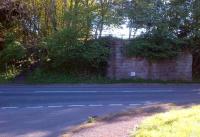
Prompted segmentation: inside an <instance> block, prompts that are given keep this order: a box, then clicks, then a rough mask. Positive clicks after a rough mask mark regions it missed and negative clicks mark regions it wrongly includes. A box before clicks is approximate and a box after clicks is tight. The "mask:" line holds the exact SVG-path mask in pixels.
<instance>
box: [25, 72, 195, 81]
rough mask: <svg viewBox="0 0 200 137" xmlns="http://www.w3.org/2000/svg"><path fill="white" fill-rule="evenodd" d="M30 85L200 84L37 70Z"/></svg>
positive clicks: (29, 76) (29, 79)
mask: <svg viewBox="0 0 200 137" xmlns="http://www.w3.org/2000/svg"><path fill="white" fill-rule="evenodd" d="M25 82H27V83H29V84H38V83H40V84H41V83H42V84H53V83H56V84H57V83H61V84H62V83H69V84H70V83H72V84H73V83H74V84H78V83H88V84H92V83H94V84H117V83H122V84H123V83H160V84H170V83H177V84H179V83H180V84H181V83H183V84H187V83H199V81H192V82H191V81H162V80H144V79H121V80H114V79H109V78H106V77H103V76H98V75H73V74H67V73H58V72H57V73H56V72H46V71H42V70H36V71H34V72H33V73H31V74H29V75H28V76H27V78H26V80H25Z"/></svg>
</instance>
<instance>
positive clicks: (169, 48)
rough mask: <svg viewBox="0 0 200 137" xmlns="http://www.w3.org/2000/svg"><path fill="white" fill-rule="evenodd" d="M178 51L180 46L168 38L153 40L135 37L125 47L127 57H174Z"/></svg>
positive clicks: (158, 58)
mask: <svg viewBox="0 0 200 137" xmlns="http://www.w3.org/2000/svg"><path fill="white" fill-rule="evenodd" d="M179 51H180V47H179V46H178V45H176V43H174V42H172V41H171V40H169V39H165V40H163V41H155V40H154V39H148V38H136V39H134V40H132V41H131V42H130V43H129V44H128V45H126V47H125V55H126V56H127V57H134V56H135V57H145V58H147V59H149V60H160V59H170V58H174V57H176V56H177V55H178V52H179Z"/></svg>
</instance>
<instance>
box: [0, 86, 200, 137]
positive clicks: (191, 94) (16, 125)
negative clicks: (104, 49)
mask: <svg viewBox="0 0 200 137" xmlns="http://www.w3.org/2000/svg"><path fill="white" fill-rule="evenodd" d="M157 103H178V104H180V103H196V104H198V103H200V85H198V84H190V85H181V84H179V85H174V84H168V85H159V84H115V85H0V137H56V136H59V135H60V134H62V133H63V132H65V131H66V130H68V129H69V128H70V127H71V126H73V125H76V124H79V123H81V122H84V121H85V120H87V118H88V117H89V116H103V115H107V114H109V113H116V112H120V111H124V110H126V109H127V108H135V107H140V106H144V105H149V104H157Z"/></svg>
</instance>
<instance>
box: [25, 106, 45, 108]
mask: <svg viewBox="0 0 200 137" xmlns="http://www.w3.org/2000/svg"><path fill="white" fill-rule="evenodd" d="M43 107H44V106H33V107H26V108H29V109H37V108H43Z"/></svg>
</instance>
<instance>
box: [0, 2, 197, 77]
mask: <svg viewBox="0 0 200 137" xmlns="http://www.w3.org/2000/svg"><path fill="white" fill-rule="evenodd" d="M0 5H1V6H0V15H1V16H0V71H1V73H4V74H6V73H8V71H10V70H17V71H18V73H19V72H21V73H25V72H28V73H32V72H33V70H34V69H36V68H38V69H41V70H42V71H45V72H46V73H50V72H51V73H52V74H53V73H66V74H69V75H76V76H80V77H84V76H88V75H91V76H93V75H95V76H99V75H101V76H104V75H105V68H106V65H107V62H106V60H107V57H108V55H109V47H108V45H109V40H108V39H102V36H103V30H106V29H107V28H111V27H119V26H120V25H121V24H126V23H127V24H128V27H129V28H130V34H129V36H130V38H134V39H132V40H131V43H130V44H129V46H127V47H126V49H125V53H126V54H127V56H143V57H146V58H149V59H166V58H173V57H176V56H177V54H178V52H179V51H180V49H182V48H191V51H192V52H193V53H194V57H195V58H194V76H196V77H197V76H198V75H200V73H199V72H200V65H199V64H200V63H199V62H200V56H199V51H200V50H199V49H200V46H199V43H200V41H199V39H200V33H199V32H200V14H199V13H200V8H199V7H200V2H199V0H181V1H180V0H169V1H167V0H166V1H165V0H156V1H155V0H148V1H147V0H131V1H130V0H98V1H96V0H23V1H22V0H1V1H0ZM137 32H141V33H140V34H139V33H137ZM136 34H139V35H136ZM133 35H134V36H133ZM18 73H17V74H18ZM13 74H16V73H14V72H13ZM34 74H35V73H34Z"/></svg>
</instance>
